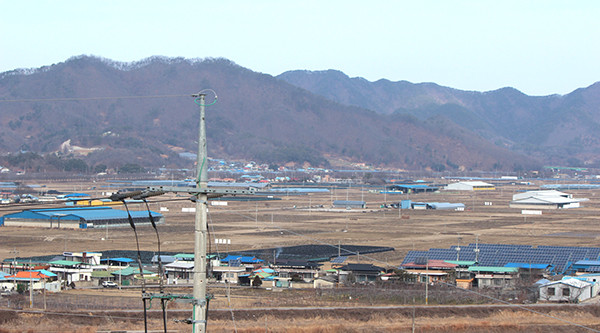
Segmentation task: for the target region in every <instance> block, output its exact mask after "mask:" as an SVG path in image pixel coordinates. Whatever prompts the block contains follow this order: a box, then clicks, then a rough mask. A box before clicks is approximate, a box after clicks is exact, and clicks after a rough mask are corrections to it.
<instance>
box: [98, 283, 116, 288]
mask: <svg viewBox="0 0 600 333" xmlns="http://www.w3.org/2000/svg"><path fill="white" fill-rule="evenodd" d="M102 287H104V288H116V287H117V284H116V283H114V282H112V281H102Z"/></svg>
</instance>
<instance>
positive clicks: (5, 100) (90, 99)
mask: <svg viewBox="0 0 600 333" xmlns="http://www.w3.org/2000/svg"><path fill="white" fill-rule="evenodd" d="M188 96H189V95H140V96H106V97H64V98H23V99H0V103H3V102H4V103H18V102H23V103H27V102H70V101H99V100H114V99H144V98H174V97H188Z"/></svg>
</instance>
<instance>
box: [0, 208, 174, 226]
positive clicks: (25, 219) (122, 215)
mask: <svg viewBox="0 0 600 333" xmlns="http://www.w3.org/2000/svg"><path fill="white" fill-rule="evenodd" d="M130 214H131V217H132V219H133V222H134V223H135V224H136V225H140V224H150V218H149V216H148V211H147V210H142V211H130ZM150 214H152V217H153V219H154V222H155V223H164V222H165V218H164V217H163V215H162V214H160V213H156V212H153V211H150ZM2 220H3V221H4V225H6V226H19V227H41V228H69V229H77V228H81V229H87V228H107V227H129V219H128V216H127V212H126V211H124V210H119V209H113V208H111V207H65V208H46V209H29V210H23V211H21V212H19V213H13V214H7V215H4V216H3V217H2Z"/></svg>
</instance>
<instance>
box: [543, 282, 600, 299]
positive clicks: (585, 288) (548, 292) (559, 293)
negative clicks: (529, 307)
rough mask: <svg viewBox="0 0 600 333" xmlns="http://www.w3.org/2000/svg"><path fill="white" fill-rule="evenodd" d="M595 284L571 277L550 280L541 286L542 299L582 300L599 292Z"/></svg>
mask: <svg viewBox="0 0 600 333" xmlns="http://www.w3.org/2000/svg"><path fill="white" fill-rule="evenodd" d="M593 286H594V284H592V283H590V282H587V281H582V280H579V279H574V278H569V279H565V280H560V281H555V282H550V283H547V284H544V285H542V286H541V287H540V296H539V300H540V301H551V302H576V303H578V302H581V301H585V300H586V299H588V298H592V297H594V296H595V295H596V294H597V290H595V289H597V288H594V287H593Z"/></svg>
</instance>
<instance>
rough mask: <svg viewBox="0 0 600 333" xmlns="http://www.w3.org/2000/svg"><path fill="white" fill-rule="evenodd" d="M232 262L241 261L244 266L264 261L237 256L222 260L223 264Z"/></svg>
mask: <svg viewBox="0 0 600 333" xmlns="http://www.w3.org/2000/svg"><path fill="white" fill-rule="evenodd" d="M231 260H240V261H241V263H242V264H254V263H259V262H263V261H264V260H262V259H257V258H256V257H248V256H236V255H231V254H230V255H228V256H227V257H225V258H223V259H221V262H229V261H231Z"/></svg>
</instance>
